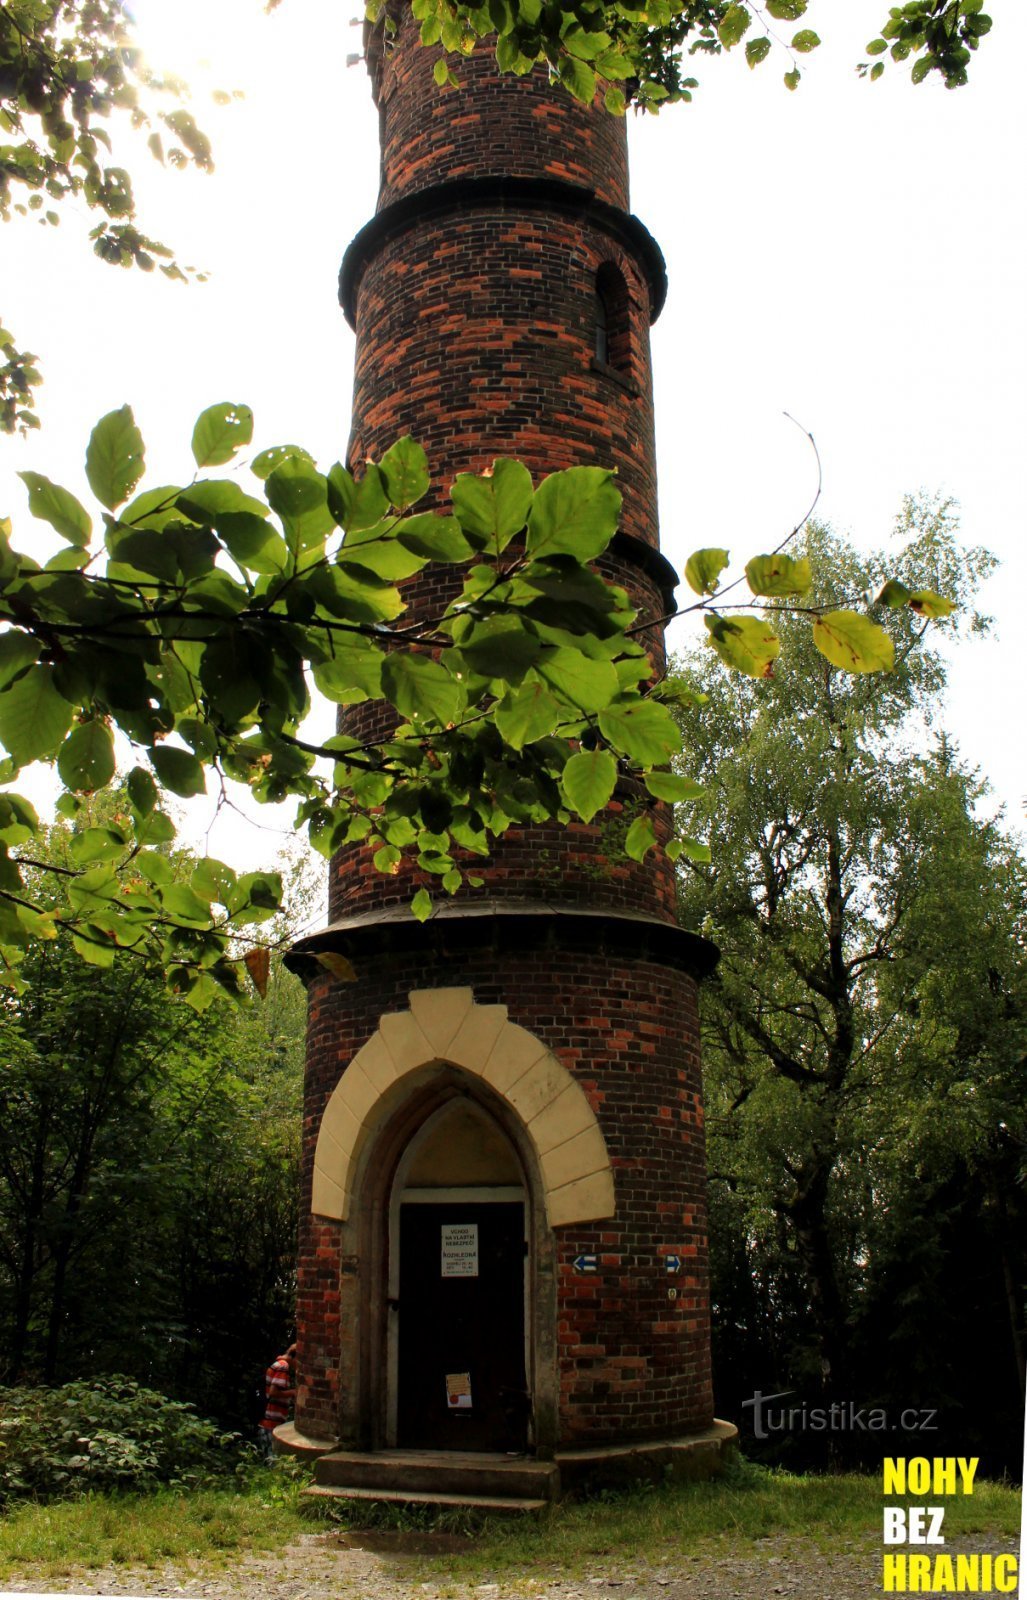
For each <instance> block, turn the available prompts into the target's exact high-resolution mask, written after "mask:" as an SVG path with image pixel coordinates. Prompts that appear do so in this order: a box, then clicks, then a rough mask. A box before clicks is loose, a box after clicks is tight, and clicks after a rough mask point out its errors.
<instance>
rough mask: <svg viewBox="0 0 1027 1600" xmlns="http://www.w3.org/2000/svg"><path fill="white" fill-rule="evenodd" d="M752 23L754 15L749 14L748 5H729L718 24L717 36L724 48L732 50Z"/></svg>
mask: <svg viewBox="0 0 1027 1600" xmlns="http://www.w3.org/2000/svg"><path fill="white" fill-rule="evenodd" d="M751 23H752V17H751V16H750V14H749V8H748V6H742V5H731V6H728V8H727V10H726V11H725V12H724V15H723V16H722V17H721V19H720V22H719V23H718V24H717V37H718V39H719V40H720V42H721V44H722V45H723V46H724V49H725V50H730V49H732V48H733V47H734V46H735V45H736V44H738V42H739V40H740V39H741V38H742V37H743V35H744V34H745V33H746V32H747V31H748V29H749V27H750V25H751Z"/></svg>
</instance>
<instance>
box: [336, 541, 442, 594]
mask: <svg viewBox="0 0 1027 1600" xmlns="http://www.w3.org/2000/svg"><path fill="white" fill-rule="evenodd" d="M425 560H426V557H424V556H419V555H415V554H414V553H413V551H412V550H408V549H407V548H406V546H405V545H402V544H400V543H399V541H398V540H396V539H394V538H393V537H392V536H391V535H389V536H388V537H387V538H385V537H383V538H381V539H375V540H367V541H364V542H361V541H359V540H358V541H357V543H356V544H354V545H350V544H349V543H348V542H346V543H344V544H343V546H342V549H341V550H340V551H339V553H338V555H337V557H336V561H337V563H338V565H339V566H340V567H342V568H344V569H345V568H346V567H349V566H356V567H358V568H360V570H361V571H362V572H363V573H364V576H365V578H366V575H367V573H368V572H372V573H373V574H374V576H375V577H376V578H378V579H379V580H380V581H381V582H382V583H401V582H402V581H403V579H404V578H410V577H413V575H414V573H415V572H420V570H421V568H422V567H423V566H424V564H425Z"/></svg>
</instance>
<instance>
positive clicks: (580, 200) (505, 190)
mask: <svg viewBox="0 0 1027 1600" xmlns="http://www.w3.org/2000/svg"><path fill="white" fill-rule="evenodd" d="M489 206H502V207H509V208H510V209H511V210H514V211H548V212H553V211H558V212H561V213H563V214H565V215H570V216H573V217H577V218H578V219H579V220H581V221H583V222H588V223H591V224H592V225H593V226H594V227H597V228H599V229H600V231H601V232H603V233H606V234H608V235H609V237H610V238H611V239H614V240H615V241H616V242H617V243H618V244H620V245H622V246H623V247H624V248H625V249H627V250H630V251H631V252H632V253H633V254H634V256H635V258H636V260H637V261H638V263H639V265H640V267H641V268H642V271H643V273H644V275H645V278H646V281H647V282H648V285H649V305H650V321H652V322H655V321H656V318H657V317H658V316H659V314H660V312H661V311H662V310H663V303H664V301H665V300H666V298H667V265H666V262H665V261H664V259H663V251H662V250H661V249H660V247H659V245H658V244H657V243H656V240H655V239H654V238H653V236H652V234H651V233H650V232H649V230H648V228H647V227H646V226H645V225H644V223H642V222H640V221H639V220H638V218H637V217H635V216H632V215H630V214H629V213H628V212H626V211H621V210H619V209H618V207H616V206H611V205H608V204H607V202H606V201H605V200H599V199H597V197H596V195H595V193H594V191H593V190H591V189H585V188H582V187H580V186H579V185H578V184H575V183H562V182H561V181H560V180H559V179H556V178H503V177H500V178H458V179H453V180H451V181H450V182H447V183H439V184H435V185H433V186H432V187H431V188H430V189H424V190H420V191H418V192H417V193H415V194H410V195H404V196H403V198H402V199H400V200H396V201H394V202H393V203H392V205H390V206H386V207H385V209H384V210H383V211H379V212H378V214H377V215H376V216H374V217H372V218H371V220H370V222H368V223H365V225H364V226H363V227H362V228H361V229H360V232H359V233H358V234H357V235H356V237H355V238H354V239H353V242H352V244H351V245H350V247H349V249H348V250H347V251H346V254H345V255H344V256H343V258H342V268H341V270H340V272H339V304H340V305H341V306H342V309H343V311H344V312H345V314H346V321H347V322H348V323H349V325H350V327H351V328H355V327H356V315H357V298H358V295H359V291H360V276H361V272H362V270H363V268H364V267H365V265H366V264H367V262H368V261H370V260H371V259H372V258H373V257H374V255H375V254H376V253H377V251H378V250H379V248H380V247H381V245H382V244H383V243H384V242H385V241H386V240H387V239H393V238H396V237H397V236H398V235H400V234H403V233H406V232H407V231H408V229H410V228H412V227H415V226H416V225H417V224H418V223H420V222H423V221H424V220H425V219H426V218H429V217H438V216H440V215H444V214H445V213H447V212H466V211H469V210H471V209H477V208H481V207H489Z"/></svg>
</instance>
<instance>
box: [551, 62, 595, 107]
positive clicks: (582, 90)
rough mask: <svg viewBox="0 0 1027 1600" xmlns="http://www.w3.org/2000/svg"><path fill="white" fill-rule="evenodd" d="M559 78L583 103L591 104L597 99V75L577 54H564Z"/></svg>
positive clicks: (576, 98)
mask: <svg viewBox="0 0 1027 1600" xmlns="http://www.w3.org/2000/svg"><path fill="white" fill-rule="evenodd" d="M559 79H560V82H561V83H562V84H563V86H564V88H565V89H567V90H568V91H569V92H570V93H571V94H572V95H573V96H574V98H575V100H580V101H581V104H582V105H585V106H590V105H591V104H592V101H593V100H594V99H595V92H596V75H595V73H594V72H593V71H592V68H591V67H590V66H589V65H588V63H587V62H585V61H579V60H578V58H577V57H576V56H563V57H562V58H561V61H560V70H559Z"/></svg>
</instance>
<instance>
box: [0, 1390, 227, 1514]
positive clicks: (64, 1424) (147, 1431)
mask: <svg viewBox="0 0 1027 1600" xmlns="http://www.w3.org/2000/svg"><path fill="white" fill-rule="evenodd" d="M252 1455H253V1451H252V1450H251V1449H250V1447H248V1446H247V1445H245V1444H244V1442H243V1440H242V1439H241V1437H240V1435H239V1434H237V1433H225V1432H224V1431H223V1430H222V1429H221V1428H219V1427H218V1426H217V1424H216V1423H214V1422H208V1421H206V1420H205V1419H204V1418H203V1417H199V1416H197V1415H196V1412H195V1411H194V1410H193V1408H192V1406H190V1405H185V1404H183V1403H181V1402H180V1401H177V1400H169V1399H167V1397H166V1396H165V1395H162V1394H157V1393H156V1392H155V1391H154V1390H152V1389H143V1388H141V1387H140V1385H139V1384H138V1383H135V1382H134V1381H133V1380H132V1379H131V1378H120V1377H105V1378H94V1379H93V1380H92V1381H89V1382H82V1383H68V1384H65V1385H64V1386H63V1387H62V1388H59V1389H8V1390H6V1391H4V1392H3V1393H2V1394H0V1505H2V1504H3V1503H4V1502H6V1501H8V1500H16V1499H34V1500H59V1499H64V1498H67V1497H68V1496H72V1495H79V1494H85V1493H87V1492H88V1491H90V1490H99V1491H111V1490H119V1489H123V1490H129V1489H130V1490H132V1491H133V1492H135V1493H138V1492H139V1491H146V1490H152V1489H157V1488H159V1487H160V1486H162V1485H165V1484H168V1485H171V1486H173V1487H179V1488H197V1487H199V1486H201V1485H207V1484H211V1483H213V1482H215V1481H217V1480H219V1479H222V1480H223V1479H224V1478H225V1477H226V1476H229V1475H231V1474H233V1473H235V1472H237V1471H238V1470H239V1469H240V1468H241V1467H242V1466H244V1465H245V1463H246V1461H247V1459H249V1458H251V1457H252Z"/></svg>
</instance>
